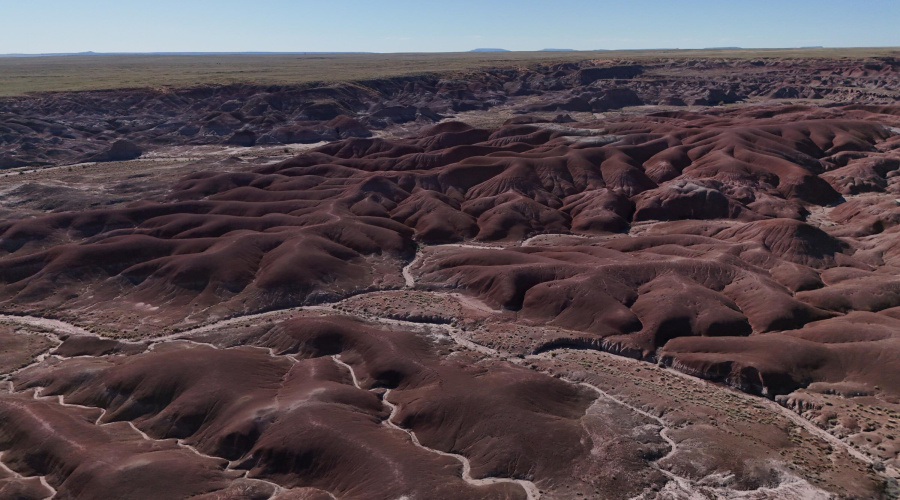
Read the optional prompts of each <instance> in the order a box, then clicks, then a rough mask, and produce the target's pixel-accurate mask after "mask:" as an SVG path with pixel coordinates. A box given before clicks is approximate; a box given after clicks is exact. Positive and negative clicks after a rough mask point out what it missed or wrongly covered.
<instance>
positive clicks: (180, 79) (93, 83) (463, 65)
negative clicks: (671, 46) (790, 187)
mask: <svg viewBox="0 0 900 500" xmlns="http://www.w3.org/2000/svg"><path fill="white" fill-rule="evenodd" d="M888 56H894V57H900V48H898V47H883V48H849V49H830V48H825V49H722V50H624V51H590V52H580V51H579V52H457V53H410V54H309V55H303V54H296V55H283V54H278V55H263V54H228V55H225V54H222V55H215V54H213V55H140V54H134V55H85V56H81V55H77V56H45V57H0V97H9V96H21V95H26V94H29V93H34V92H56V91H80V90H107V89H125V88H163V87H173V88H182V87H191V86H196V85H204V84H235V83H252V84H261V85H268V84H304V83H313V82H352V81H360V80H368V79H374V78H389V77H397V76H411V75H421V74H427V73H436V74H453V73H463V72H468V71H477V70H483V69H487V68H508V67H528V66H532V65H536V64H547V63H558V62H570V61H585V60H616V59H618V60H632V61H641V60H660V59H663V60H665V59H755V58H778V59H783V58H842V57H847V58H864V57H888Z"/></svg>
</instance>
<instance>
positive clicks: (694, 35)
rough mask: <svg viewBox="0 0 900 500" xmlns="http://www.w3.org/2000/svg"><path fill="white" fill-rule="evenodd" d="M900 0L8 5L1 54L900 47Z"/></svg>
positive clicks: (30, 0) (201, 0)
mask: <svg viewBox="0 0 900 500" xmlns="http://www.w3.org/2000/svg"><path fill="white" fill-rule="evenodd" d="M898 26H900V0H874V1H864V0H858V1H837V0H819V1H811V0H779V1H769V0H766V1H754V2H750V1H727V0H720V1H715V0H684V1H675V0H671V1H663V0H660V1H649V0H634V1H628V0H619V1H609V2H607V1H588V0H541V1H534V0H520V1H490V0H481V1H472V0H457V1H444V2H431V1H399V0H381V1H379V0H370V1H361V0H331V1H329V0H319V1H287V0H243V1H238V0H217V1H212V0H180V1H175V0H155V1H140V2H138V1H128V0H117V1H112V0H77V1H76V0H66V1H59V0H0V54H2V53H46V52H82V51H89V50H92V51H95V52H187V51H191V52H234V51H283V52H304V51H370V52H440V51H466V50H470V49H474V48H477V47H502V48H506V49H511V50H539V49H543V48H573V49H641V48H703V47H720V46H741V47H798V46H811V45H824V46H827V47H854V46H855V47H860V46H900V29H897V27H898Z"/></svg>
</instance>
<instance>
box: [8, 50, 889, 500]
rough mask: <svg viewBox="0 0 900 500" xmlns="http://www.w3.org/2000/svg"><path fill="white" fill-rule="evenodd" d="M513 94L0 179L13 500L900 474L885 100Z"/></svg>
mask: <svg viewBox="0 0 900 500" xmlns="http://www.w3.org/2000/svg"><path fill="white" fill-rule="evenodd" d="M809 64H811V63H809ZM823 64H824V63H823ZM860 64H862V65H861V66H860V65H856V64H848V65H846V66H841V67H839V68H833V72H834V71H836V72H838V73H837V74H843V73H841V72H844V73H846V74H848V75H857V73H855V72H857V71H868V72H871V71H875V70H874V69H860V68H868V66H865V65H864V64H863V63H860ZM872 64H873V66H872V67H873V68H874V63H872ZM754 67H755V66H754ZM880 67H881V70H878V71H879V72H877V74H878V75H879V76H877V78H881V79H882V80H883V81H884V82H895V81H896V79H897V76H896V72H895V71H894V70H893V66H891V65H887V66H884V65H882V66H880ZM885 68H887V69H885ZM619 70H620V69H617V71H619ZM642 71H646V70H642ZM601 73H602V72H601ZM638 74H640V73H636V74H633V75H632V74H629V75H624V76H623V75H618V74H617V76H615V77H616V78H629V79H633V78H636V77H637V75H638ZM725 74H726V75H728V73H727V72H726V73H725ZM866 74H869V73H866ZM566 75H568V76H566ZM761 75H762V76H760V77H759V78H764V77H765V78H770V77H771V78H773V77H772V75H771V74H768V73H761ZM797 75H798V76H797V78H798V79H808V78H810V77H809V75H808V74H806V73H802V72H798V73H797ZM563 76H566V78H569V79H574V80H572V81H573V82H575V83H577V84H578V85H583V84H585V83H584V81H585V80H591V79H592V78H594V77H595V76H597V75H595V74H594V73H591V72H590V71H588V70H587V69H584V68H580V69H579V68H574V69H572V71H569V73H564V75H563ZM832 76H834V73H833V74H832ZM857 76H858V75H857ZM857 76H854V78H855V77H857ZM535 78H536V77H535ZM579 78H580V80H579ZM599 78H604V76H603V74H600V76H599V77H597V79H599ZM722 78H723V79H724V80H728V78H731V77H730V76H723V77H722ZM817 78H820V79H821V78H825V77H824V76H821V77H817ZM829 78H830V77H829ZM848 78H850V77H849V76H848ZM873 78H875V77H873ZM523 79H524V81H531V80H529V79H528V78H524V77H523ZM597 79H593V80H591V81H590V82H588V84H590V83H594V82H595V81H597ZM533 80H534V79H533ZM566 81H568V80H566ZM523 85H524V84H523ZM648 85H649V84H648ZM660 85H663V84H660ZM665 85H669V87H666V88H668V89H669V90H668V92H671V88H672V87H671V85H670V84H668V83H666V84H665ZM883 87H884V85H883V86H882V88H883ZM509 90H510V89H507V91H509ZM814 91H815V89H813V88H811V87H802V88H801V89H799V90H798V92H799V93H800V95H798V96H797V97H798V98H799V97H804V96H805V94H803V93H804V92H807V93H808V92H814ZM523 92H524V91H523ZM562 92H564V93H565V92H570V91H569V90H563V91H562ZM657 92H659V91H657ZM513 93H514V92H513ZM620 94H621V95H620ZM620 94H615V95H616V96H618V97H620V98H623V99H624V97H623V96H624V95H625V94H624V93H620ZM610 95H612V94H610ZM636 95H638V96H640V95H641V93H640V92H636ZM625 97H627V96H625ZM774 97H775V98H781V97H779V96H774ZM809 97H814V96H812V95H810V96H809ZM819 97H822V96H819ZM610 99H612V97H610ZM639 100H640V102H647V98H646V97H639ZM569 104H571V102H570V103H569ZM575 104H577V103H575ZM632 104H634V103H627V104H626V106H630V105H632ZM638 104H639V103H638ZM713 104H715V103H713ZM247 105H249V104H247ZM516 106H520V104H516ZM521 106H524V104H522V105H521ZM529 106H530V108H529V110H530V112H531V113H532V114H530V115H524V114H519V115H516V116H515V117H513V118H512V119H510V120H509V121H508V122H507V123H506V124H504V125H502V126H499V127H488V128H479V127H478V126H473V125H469V124H466V123H463V122H462V121H459V120H447V121H442V122H441V123H438V124H430V123H427V124H426V122H427V121H428V120H424V121H421V120H420V121H419V122H418V123H419V125H420V126H419V127H418V130H417V132H416V133H415V134H413V135H411V136H407V137H405V138H397V137H395V136H394V135H391V134H388V133H382V134H379V135H380V137H355V138H345V139H341V140H337V141H334V142H330V143H328V144H326V145H322V146H319V147H316V148H314V149H309V150H308V151H306V152H303V153H302V154H299V155H297V156H294V157H292V158H290V159H287V160H284V161H278V162H265V161H255V162H253V161H247V162H245V163H242V164H238V165H237V166H236V165H235V164H233V163H228V162H227V161H225V160H222V161H223V163H222V166H221V168H220V167H219V166H218V165H217V164H216V163H212V164H202V163H199V164H198V165H197V167H196V168H195V170H196V171H195V172H194V173H191V174H188V175H187V176H185V177H183V178H182V179H181V180H179V181H177V182H176V183H175V184H174V185H172V186H171V188H170V189H169V190H167V191H166V192H165V194H164V195H161V196H151V197H148V198H149V199H146V200H137V199H128V200H118V201H110V202H109V203H108V204H109V207H108V208H89V209H84V210H78V211H53V210H52V209H51V210H41V209H39V208H36V206H35V205H27V207H28V209H29V210H30V212H23V213H22V214H21V215H19V216H16V215H15V212H14V211H13V209H12V208H9V207H8V206H7V208H9V211H8V212H6V213H9V214H10V215H8V216H6V217H5V218H4V219H3V220H2V221H0V249H2V257H0V300H2V311H3V312H4V313H5V315H3V316H2V318H0V319H2V325H0V341H2V342H3V343H2V345H3V347H4V351H2V352H0V370H2V371H3V373H4V374H5V380H6V382H5V383H4V385H3V389H4V392H3V394H2V395H0V422H2V423H3V425H2V426H0V452H2V454H0V462H2V464H3V465H2V466H0V497H3V498H46V497H49V496H51V495H54V494H55V495H56V497H55V498H78V499H81V498H198V499H199V498H202V499H231V498H235V499H237V498H258V499H267V498H276V499H295V498H296V499H301V498H302V499H312V498H348V499H382V498H521V499H536V498H584V497H588V498H645V499H651V498H660V499H664V498H747V499H763V498H829V497H834V496H837V497H846V498H878V497H883V498H890V497H892V496H893V495H896V494H897V491H898V490H897V484H896V479H897V477H898V469H897V467H898V466H900V462H898V459H897V457H898V452H900V438H898V435H897V434H896V433H897V432H900V431H898V430H897V429H898V426H900V422H898V420H900V384H898V380H900V377H898V374H900V278H898V277H897V275H898V272H900V233H898V231H900V201H898V198H900V183H898V179H900V174H898V172H900V107H896V106H891V105H879V106H876V105H867V106H862V105H858V104H844V105H834V104H832V105H828V106H816V105H813V104H812V103H810V102H808V101H803V102H800V103H798V104H793V105H779V104H778V103H775V102H772V101H765V102H750V103H747V104H743V105H733V106H722V107H718V106H717V107H711V108H698V107H691V108H680V109H679V108H675V107H672V106H664V107H656V106H649V107H641V108H628V109H627V111H626V112H622V113H615V114H608V115H598V116H595V117H590V116H589V115H576V116H578V117H579V120H582V121H576V120H574V119H553V116H552V115H553V114H556V113H557V110H558V109H565V107H564V106H562V105H560V104H558V103H557V102H556V101H548V100H547V98H546V96H543V97H541V98H540V99H536V100H534V101H533V102H531V103H530V104H529ZM573 106H574V105H573ZM591 106H593V105H591ZM598 106H599V104H598ZM520 110H524V107H521V109H520ZM543 110H546V111H551V112H552V113H551V115H546V114H545V112H544V111H543ZM578 111H580V110H573V111H572V112H573V113H576V112H578ZM442 112H443V111H442ZM480 116H482V115H479V114H478V113H475V114H471V115H465V116H461V117H460V118H467V119H469V121H470V122H473V123H476V125H478V123H477V122H478V118H479V117H480ZM346 120H351V119H350V118H346ZM123 147H124V146H123ZM204 165H205V166H204ZM226 167H227V168H226ZM148 168H152V165H151V166H148ZM4 182H7V183H11V182H23V183H28V182H31V184H32V188H34V184H39V183H42V182H43V183H45V184H46V185H49V184H48V182H49V181H46V180H40V179H38V180H34V181H19V180H18V179H16V176H12V178H7V179H4ZM23 185H24V184H23ZM4 186H5V187H4V189H6V186H7V184H4ZM15 188H16V189H21V185H17V186H16V187H15ZM10 189H12V188H10ZM26 215H27V216H26ZM611 354H612V355H611ZM685 374H687V375H690V376H685ZM7 386H8V387H7Z"/></svg>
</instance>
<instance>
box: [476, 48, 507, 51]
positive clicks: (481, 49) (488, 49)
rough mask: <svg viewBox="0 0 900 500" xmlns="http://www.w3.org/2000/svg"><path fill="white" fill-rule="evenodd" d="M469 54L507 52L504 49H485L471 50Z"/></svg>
mask: <svg viewBox="0 0 900 500" xmlns="http://www.w3.org/2000/svg"><path fill="white" fill-rule="evenodd" d="M469 52H509V51H508V50H506V49H490V48H485V49H473V50H470V51H469Z"/></svg>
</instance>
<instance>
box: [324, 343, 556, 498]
mask: <svg viewBox="0 0 900 500" xmlns="http://www.w3.org/2000/svg"><path fill="white" fill-rule="evenodd" d="M331 359H333V360H334V362H335V363H337V364H338V365H340V366H343V367H345V368H346V369H347V370H349V371H350V376H351V378H352V379H353V385H354V386H355V387H356V388H357V389H360V390H365V389H363V388H362V387H360V385H359V379H357V378H356V372H355V371H354V370H353V367H352V366H350V365H349V364H347V363H345V362H343V361H341V360H340V358H339V356H338V355H334V356H332V357H331ZM390 394H391V389H387V390H385V391H384V394H383V395H382V398H381V401H382V402H383V403H384V405H385V406H387V407H388V408H389V409H390V410H391V413H390V415H389V416H388V418H387V419H386V420H384V424H385V425H386V426H388V427H390V428H391V429H396V430H398V431H401V432H403V433H405V434H406V435H407V436H409V439H410V440H411V441H412V443H413V444H414V445H415V446H417V447H419V448H421V449H423V450H426V451H428V452H430V453H434V454H437V455H441V456H444V457H450V458H453V459H455V460H456V461H458V462H459V463H460V464H461V465H462V474H461V476H462V479H463V481H465V482H466V483H468V484H470V485H472V486H489V485H492V484H500V483H513V484H517V485H519V486H521V487H522V489H523V490H525V495H526V497H527V498H528V500H537V499H539V498H540V497H541V492H540V490H539V489H538V487H537V486H535V484H534V483H533V482H531V481H526V480H524V479H510V478H501V477H486V478H481V479H475V478H473V477H472V464H471V463H470V462H469V459H468V458H466V457H464V456H462V455H458V454H456V453H447V452H445V451H441V450H437V449H434V448H429V447H427V446H425V445H423V444H422V443H421V442H420V441H419V438H418V437H417V436H416V433H415V432H413V431H412V430H410V429H406V428H403V427H400V426H399V425H397V424H396V423H394V417H395V416H396V415H397V412H399V411H400V407H399V406H397V405H396V404H394V403H391V402H390V400H388V397H389V396H390Z"/></svg>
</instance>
